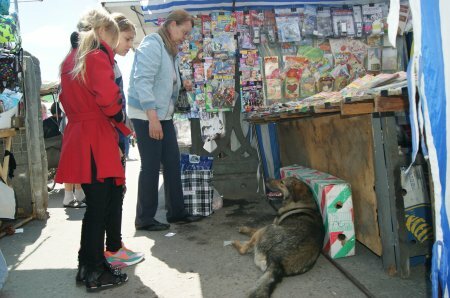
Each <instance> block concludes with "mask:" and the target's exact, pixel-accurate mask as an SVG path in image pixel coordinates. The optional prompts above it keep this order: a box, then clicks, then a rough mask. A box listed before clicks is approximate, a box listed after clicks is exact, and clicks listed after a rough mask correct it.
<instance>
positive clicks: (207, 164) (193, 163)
mask: <svg viewBox="0 0 450 298" xmlns="http://www.w3.org/2000/svg"><path fill="white" fill-rule="evenodd" d="M213 160H214V158H213V157H212V156H200V155H195V154H185V153H182V154H181V157H180V166H181V171H182V172H183V171H191V170H212V165H213Z"/></svg>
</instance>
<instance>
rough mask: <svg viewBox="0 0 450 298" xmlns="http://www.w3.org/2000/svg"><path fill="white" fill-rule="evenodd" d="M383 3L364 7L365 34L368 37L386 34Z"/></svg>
mask: <svg viewBox="0 0 450 298" xmlns="http://www.w3.org/2000/svg"><path fill="white" fill-rule="evenodd" d="M383 5H384V4H382V3H376V4H366V5H363V6H362V15H363V32H364V34H366V35H382V34H384V19H383V7H382V6H383Z"/></svg>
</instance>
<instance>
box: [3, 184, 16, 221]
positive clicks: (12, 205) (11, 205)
mask: <svg viewBox="0 0 450 298" xmlns="http://www.w3.org/2000/svg"><path fill="white" fill-rule="evenodd" d="M15 210H16V200H15V199H14V190H13V189H12V188H10V187H9V186H8V185H6V184H5V183H3V182H2V181H0V218H10V219H14V214H15Z"/></svg>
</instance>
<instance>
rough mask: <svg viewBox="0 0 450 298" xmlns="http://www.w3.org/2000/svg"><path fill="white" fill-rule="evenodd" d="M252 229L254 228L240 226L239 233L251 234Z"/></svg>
mask: <svg viewBox="0 0 450 298" xmlns="http://www.w3.org/2000/svg"><path fill="white" fill-rule="evenodd" d="M252 230H254V229H252V228H249V227H247V226H243V227H239V233H241V234H249V233H251V232H252Z"/></svg>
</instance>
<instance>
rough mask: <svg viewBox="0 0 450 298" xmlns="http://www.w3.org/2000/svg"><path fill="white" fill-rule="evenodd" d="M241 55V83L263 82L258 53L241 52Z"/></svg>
mask: <svg viewBox="0 0 450 298" xmlns="http://www.w3.org/2000/svg"><path fill="white" fill-rule="evenodd" d="M240 55H241V58H240V59H239V69H240V71H241V82H246V81H261V71H260V69H261V68H260V65H259V56H258V51H256V50H241V51H240Z"/></svg>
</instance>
